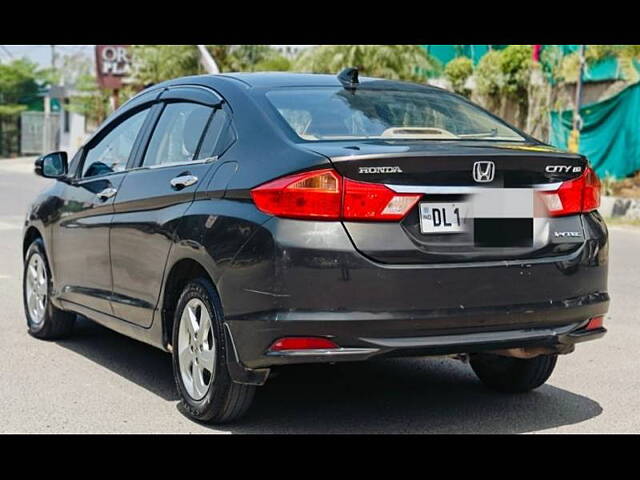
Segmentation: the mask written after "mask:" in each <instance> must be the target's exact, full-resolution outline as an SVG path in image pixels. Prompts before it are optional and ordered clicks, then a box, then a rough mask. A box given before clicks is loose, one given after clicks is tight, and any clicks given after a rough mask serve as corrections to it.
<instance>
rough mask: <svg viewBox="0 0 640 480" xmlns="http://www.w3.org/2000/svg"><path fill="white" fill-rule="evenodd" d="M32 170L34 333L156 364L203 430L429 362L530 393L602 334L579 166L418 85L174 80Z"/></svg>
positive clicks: (583, 173)
mask: <svg viewBox="0 0 640 480" xmlns="http://www.w3.org/2000/svg"><path fill="white" fill-rule="evenodd" d="M35 172H36V173H37V174H39V175H41V176H43V177H47V178H52V179H55V181H54V182H51V184H50V185H49V186H47V188H46V189H45V190H44V191H43V192H42V193H41V194H40V195H39V196H38V197H37V198H36V199H35V201H34V202H33V204H32V206H31V207H30V208H29V211H28V213H27V217H26V221H25V225H24V237H23V238H24V243H23V251H22V254H23V257H24V282H23V286H24V307H25V312H26V319H27V325H28V331H29V333H30V334H31V335H33V336H34V337H37V338H41V339H57V338H62V337H65V336H67V335H69V334H71V333H72V329H73V324H74V321H75V320H76V317H77V315H80V316H82V317H86V318H88V319H90V320H93V321H95V322H97V323H99V324H102V325H105V326H107V327H109V328H111V329H113V330H115V331H117V332H120V333H122V334H124V335H127V336H129V337H132V338H134V339H137V340H140V341H142V342H146V343H148V344H151V345H153V346H155V347H158V348H160V349H163V350H165V351H167V352H170V353H171V355H172V357H173V369H174V377H175V382H176V385H177V389H178V392H179V394H180V397H181V401H182V404H183V406H184V410H185V411H186V412H187V413H188V415H190V416H191V417H192V418H194V419H196V420H199V421H204V422H211V423H222V422H230V421H232V420H235V419H237V418H239V417H240V416H241V415H242V414H243V413H245V412H246V410H247V409H248V408H249V405H250V404H251V402H252V399H253V396H254V392H255V390H256V388H257V387H258V386H260V385H263V384H264V383H265V382H266V381H267V380H268V378H269V376H270V375H271V374H272V373H274V372H276V371H277V370H279V369H283V368H286V367H287V366H289V365H295V364H303V363H334V362H354V361H364V360H368V359H374V358H383V357H398V356H405V357H408V356H446V357H451V358H454V359H461V360H464V361H468V363H469V364H470V367H471V368H472V369H473V371H474V372H475V373H476V374H477V376H478V377H479V380H480V381H481V382H482V383H483V384H484V385H486V386H487V387H489V388H492V389H494V390H497V391H499V392H507V393H516V392H526V391H530V390H532V389H535V388H537V387H539V386H540V385H542V384H543V383H544V382H545V381H546V380H547V379H548V378H549V376H550V375H551V373H552V371H553V369H554V367H555V365H556V360H557V358H558V356H559V355H562V354H568V353H571V352H572V351H574V348H575V344H577V343H580V342H584V341H587V340H593V339H597V338H600V337H602V336H603V335H604V334H605V332H606V329H605V328H604V326H603V318H604V315H605V314H606V312H607V310H608V305H609V296H608V293H607V268H608V265H607V263H608V257H607V252H608V235H607V228H606V225H605V222H604V221H603V218H602V217H601V216H600V214H599V213H598V212H597V208H598V206H599V203H600V183H599V180H598V177H597V176H596V174H595V173H594V171H593V170H592V168H591V167H590V165H589V163H588V161H587V159H586V158H585V157H584V156H582V155H579V154H574V153H568V152H565V151H562V150H559V149H556V148H554V147H551V146H549V145H546V144H544V143H542V142H540V141H538V140H536V139H534V138H532V137H530V136H529V135H527V134H526V133H524V132H522V131H520V130H518V129H517V128H514V127H513V126H510V125H509V124H507V123H505V122H504V121H502V120H501V119H499V118H497V117H496V116H494V115H492V114H490V113H489V112H487V111H485V110H484V109H482V108H481V107H479V106H476V105H475V104H473V103H471V102H470V101H468V100H467V99H465V98H463V97H461V96H458V95H456V94H453V93H450V92H447V91H445V90H443V89H439V88H436V87H433V86H428V85H418V84H413V83H405V82H399V81H389V80H381V79H375V78H366V77H359V75H358V71H357V69H355V68H351V69H346V70H344V71H343V72H341V73H340V74H339V75H337V76H336V75H319V74H291V73H243V74H235V73H230V74H221V75H201V76H192V77H185V78H178V79H175V80H171V81H167V82H164V83H160V84H157V85H153V86H150V87H148V88H147V89H145V90H144V91H142V92H140V93H139V94H137V95H136V96H135V97H133V98H132V99H131V100H129V101H128V102H126V103H125V104H124V105H123V106H122V107H120V108H119V109H118V110H117V111H116V112H115V113H113V114H112V115H111V116H110V117H109V118H108V119H107V120H106V121H105V122H104V123H103V124H102V126H101V127H100V128H98V129H97V131H95V132H94V134H93V135H92V137H91V138H90V139H89V140H88V141H87V142H86V144H85V145H84V146H82V147H81V148H80V149H79V151H78V152H77V153H76V154H75V155H74V156H73V158H72V159H69V160H68V159H67V155H66V153H64V152H54V153H50V154H47V155H44V156H42V157H40V158H38V159H37V160H36V163H35ZM114 355H117V352H114ZM584 375H585V376H587V375H588V371H587V370H585V371H584Z"/></svg>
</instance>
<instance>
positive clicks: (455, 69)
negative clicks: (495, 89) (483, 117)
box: [444, 57, 473, 97]
mask: <svg viewBox="0 0 640 480" xmlns="http://www.w3.org/2000/svg"><path fill="white" fill-rule="evenodd" d="M472 74H473V61H472V60H471V59H470V58H468V57H458V58H455V59H454V60H451V61H450V62H449V63H448V64H447V66H446V67H445V69H444V76H445V77H447V80H449V83H451V88H453V91H454V92H456V93H459V94H460V95H464V96H466V97H468V96H469V95H471V90H469V89H468V88H466V86H465V85H466V82H467V80H468V79H469V77H470V76H471V75H472Z"/></svg>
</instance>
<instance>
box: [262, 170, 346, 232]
mask: <svg viewBox="0 0 640 480" xmlns="http://www.w3.org/2000/svg"><path fill="white" fill-rule="evenodd" d="M341 183H342V178H341V177H340V176H339V175H338V174H337V173H336V172H334V171H333V170H331V169H326V170H315V171H313V172H306V173H300V174H297V175H291V176H289V177H285V178H280V179H278V180H274V181H273V182H269V183H266V184H264V185H261V186H259V187H257V188H254V189H253V190H251V197H252V198H253V201H254V202H255V204H256V206H257V207H258V208H259V209H260V210H262V211H263V212H265V213H269V214H271V215H276V216H278V217H289V218H322V219H326V220H337V219H338V218H339V217H340V209H341V206H342V188H341Z"/></svg>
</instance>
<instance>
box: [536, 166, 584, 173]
mask: <svg viewBox="0 0 640 480" xmlns="http://www.w3.org/2000/svg"><path fill="white" fill-rule="evenodd" d="M544 171H545V172H547V173H571V172H575V173H577V172H581V171H582V167H572V166H571V165H547V166H546V167H545V169H544Z"/></svg>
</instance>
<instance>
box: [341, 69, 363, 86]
mask: <svg viewBox="0 0 640 480" xmlns="http://www.w3.org/2000/svg"><path fill="white" fill-rule="evenodd" d="M338 80H340V83H341V84H342V86H343V87H344V88H346V89H347V90H355V89H356V88H357V86H358V84H359V83H360V82H359V81H358V69H357V68H356V67H347V68H345V69H344V70H342V71H341V72H340V73H339V74H338Z"/></svg>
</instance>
